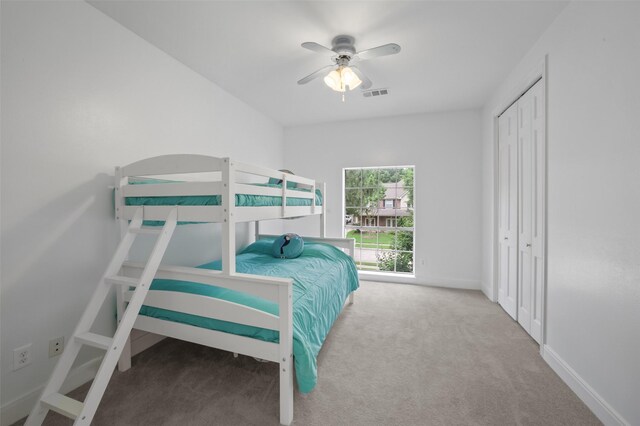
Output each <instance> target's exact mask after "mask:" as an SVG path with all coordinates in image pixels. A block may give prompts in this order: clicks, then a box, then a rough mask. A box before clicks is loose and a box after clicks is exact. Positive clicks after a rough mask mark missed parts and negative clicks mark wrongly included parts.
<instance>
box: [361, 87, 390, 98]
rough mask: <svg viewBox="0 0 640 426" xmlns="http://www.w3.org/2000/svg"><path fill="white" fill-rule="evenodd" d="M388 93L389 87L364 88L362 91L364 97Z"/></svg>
mask: <svg viewBox="0 0 640 426" xmlns="http://www.w3.org/2000/svg"><path fill="white" fill-rule="evenodd" d="M388 94H389V89H371V90H364V91H363V92H362V96H364V97H365V98H371V97H374V96H382V95H388Z"/></svg>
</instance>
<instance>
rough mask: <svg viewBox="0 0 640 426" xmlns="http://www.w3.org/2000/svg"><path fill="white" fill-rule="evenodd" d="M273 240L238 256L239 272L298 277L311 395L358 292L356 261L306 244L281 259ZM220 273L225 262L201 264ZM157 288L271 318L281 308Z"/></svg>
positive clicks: (170, 284) (305, 380)
mask: <svg viewBox="0 0 640 426" xmlns="http://www.w3.org/2000/svg"><path fill="white" fill-rule="evenodd" d="M272 242H273V240H260V241H258V242H255V243H253V244H251V245H250V246H248V247H247V248H246V249H244V250H243V251H242V252H241V253H240V254H238V255H237V258H236V270H237V271H238V272H241V273H246V274H256V275H268V276H273V277H284V278H292V279H293V354H294V365H295V368H296V379H297V382H298V389H299V390H300V392H303V393H307V392H310V391H311V390H312V389H313V388H314V387H315V385H316V382H317V363H316V357H317V355H318V352H320V348H321V347H322V343H323V342H324V339H325V337H326V336H327V334H328V333H329V330H330V329H331V326H332V325H333V322H334V321H335V320H336V318H337V317H338V315H339V314H340V312H341V311H342V307H343V305H344V302H345V300H346V298H347V296H348V295H349V293H351V292H352V291H354V290H356V289H357V288H358V285H359V284H358V273H357V270H356V266H355V264H354V262H353V260H352V259H351V258H350V257H349V256H347V255H346V254H345V253H344V252H342V251H341V250H339V249H337V248H335V247H333V246H330V245H327V244H318V243H305V246H304V252H303V253H302V255H301V256H300V257H298V258H296V259H277V258H274V257H273V256H272V255H271V245H272ZM200 268H205V269H216V270H221V269H222V268H221V262H220V261H215V262H211V263H207V264H205V265H202V266H200ZM151 289H153V290H168V291H183V292H186V293H193V294H201V295H206V296H210V297H217V298H220V299H224V300H228V301H231V302H235V303H240V304H243V305H246V306H251V307H253V308H256V309H260V310H263V311H265V312H269V313H272V314H276V315H277V314H278V305H277V304H276V303H274V302H270V301H267V300H264V299H261V298H258V297H254V296H250V295H248V294H246V293H240V292H237V291H233V290H228V289H225V288H221V287H214V286H209V285H205V284H198V283H193V282H184V281H174V280H159V279H157V280H154V281H153V284H152V286H151ZM140 314H141V315H147V316H151V317H155V318H160V319H164V320H169V321H175V322H180V323H185V324H190V325H194V326H197V327H203V328H208V329H212V330H219V331H223V332H227V333H233V334H237V335H241V336H247V337H253V338H256V339H260V340H264V341H267V342H278V332H277V331H274V330H266V329H262V328H257V327H251V326H246V325H242V324H236V323H231V322H226V321H220V320H216V319H211V318H204V317H200V316H196V315H190V314H185V313H181V312H174V311H168V310H164V309H158V308H153V307H149V306H143V307H142V309H141V310H140Z"/></svg>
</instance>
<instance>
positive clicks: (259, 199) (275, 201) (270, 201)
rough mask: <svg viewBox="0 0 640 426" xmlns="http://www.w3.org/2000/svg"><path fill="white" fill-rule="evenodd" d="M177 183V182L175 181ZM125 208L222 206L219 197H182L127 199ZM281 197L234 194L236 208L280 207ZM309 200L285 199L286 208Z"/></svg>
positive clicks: (319, 196)
mask: <svg viewBox="0 0 640 426" xmlns="http://www.w3.org/2000/svg"><path fill="white" fill-rule="evenodd" d="M158 182H161V183H169V184H170V183H172V182H174V181H161V180H158V179H155V180H152V179H147V180H144V181H138V182H131V184H132V185H142V184H150V183H158ZM175 182H178V181H175ZM252 185H254V186H265V187H268V188H282V185H281V184H269V183H253V184H252ZM291 189H292V190H294V191H301V192H311V190H309V189H305V188H291ZM125 204H126V205H127V206H219V205H220V204H222V197H221V196H220V195H183V196H171V197H127V198H126V199H125ZM281 205H282V197H276V196H271V195H248V194H236V206H238V207H269V206H281ZM310 205H311V199H310V198H297V197H287V206H310ZM316 205H317V206H321V205H322V192H320V190H319V189H316Z"/></svg>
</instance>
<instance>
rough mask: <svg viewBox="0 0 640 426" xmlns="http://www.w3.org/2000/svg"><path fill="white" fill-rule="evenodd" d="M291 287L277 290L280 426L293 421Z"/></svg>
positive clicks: (289, 285)
mask: <svg viewBox="0 0 640 426" xmlns="http://www.w3.org/2000/svg"><path fill="white" fill-rule="evenodd" d="M292 285H293V281H292V280H289V283H288V285H286V286H285V285H281V286H280V287H279V289H278V293H279V294H278V306H279V310H280V312H279V317H280V326H279V330H278V331H279V333H280V343H279V346H280V424H283V425H290V424H291V422H292V421H293V363H292V360H293V314H292V311H293V304H292V296H291V295H292Z"/></svg>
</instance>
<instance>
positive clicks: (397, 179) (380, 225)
mask: <svg viewBox="0 0 640 426" xmlns="http://www.w3.org/2000/svg"><path fill="white" fill-rule="evenodd" d="M413 175H414V167H413V166H403V167H379V168H378V167H375V168H373V167H366V168H349V169H344V175H343V188H344V206H345V207H344V217H345V221H344V235H345V237H347V238H354V239H355V240H356V253H355V255H354V259H355V261H356V264H357V265H358V269H359V270H363V271H378V272H394V273H413V259H414V252H413V246H414V233H415V227H414V220H413V217H414V178H413Z"/></svg>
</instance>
